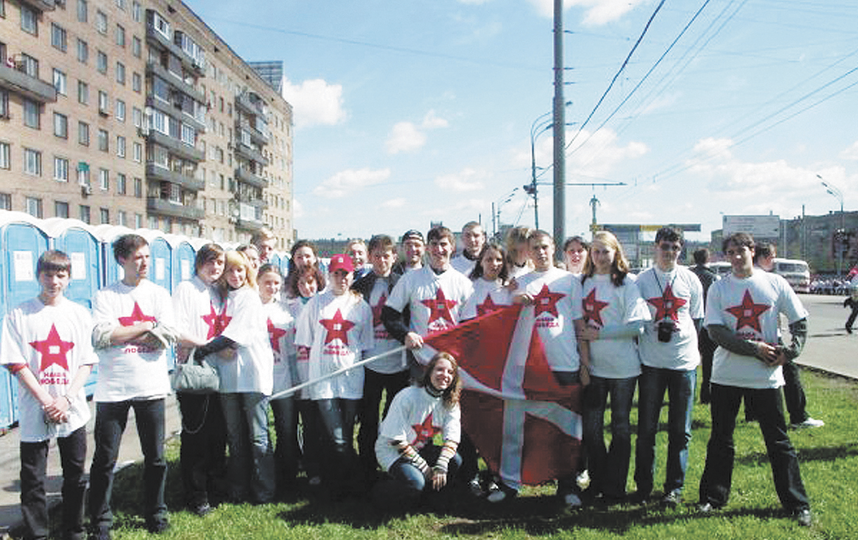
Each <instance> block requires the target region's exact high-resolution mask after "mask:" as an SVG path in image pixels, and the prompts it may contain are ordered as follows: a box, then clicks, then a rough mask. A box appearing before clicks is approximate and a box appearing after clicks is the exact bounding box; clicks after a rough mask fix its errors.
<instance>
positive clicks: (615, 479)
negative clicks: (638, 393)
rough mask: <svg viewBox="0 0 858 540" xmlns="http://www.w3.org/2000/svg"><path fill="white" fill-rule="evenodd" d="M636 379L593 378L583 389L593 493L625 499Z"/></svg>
mask: <svg viewBox="0 0 858 540" xmlns="http://www.w3.org/2000/svg"><path fill="white" fill-rule="evenodd" d="M637 380H638V378H637V377H629V378H628V379H604V378H602V377H593V376H591V377H590V384H589V385H587V386H586V387H585V388H584V400H583V406H584V426H583V435H584V448H585V449H586V451H587V458H588V460H589V467H590V486H591V488H592V489H593V492H594V493H602V494H604V495H605V496H607V497H612V498H622V497H625V495H626V479H627V478H628V475H629V460H630V458H631V454H632V428H631V422H630V418H629V416H630V414H631V410H632V398H633V396H634V394H635V384H636V383H637ZM608 395H610V396H611V447H610V449H606V448H605V434H604V430H605V408H606V405H607V398H608Z"/></svg>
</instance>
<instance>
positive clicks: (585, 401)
mask: <svg viewBox="0 0 858 540" xmlns="http://www.w3.org/2000/svg"><path fill="white" fill-rule="evenodd" d="M275 241H276V239H275V238H274V236H273V235H272V234H271V233H270V232H269V231H267V230H263V231H262V233H261V234H259V235H257V236H256V237H255V238H254V241H253V242H252V243H251V244H248V245H244V246H241V247H240V248H239V249H237V250H234V251H225V250H224V249H223V248H221V247H220V246H218V245H217V244H207V245H205V246H203V247H202V248H200V249H199V250H198V252H197V255H196V261H195V272H194V276H193V278H192V279H190V280H188V281H185V282H182V283H181V284H180V285H179V286H178V287H177V288H176V290H175V291H174V293H173V295H172V298H171V297H170V295H169V293H168V292H167V291H166V290H164V289H163V288H161V287H159V286H157V285H156V284H154V283H153V282H151V281H149V279H148V274H149V269H150V253H149V246H148V244H147V242H146V240H145V239H144V238H142V237H141V236H138V235H136V234H127V235H124V236H122V237H120V238H118V239H117V240H116V241H115V242H114V244H113V253H114V256H115V259H116V261H117V262H118V263H119V265H120V266H121V267H122V269H123V274H122V276H123V277H122V279H121V280H120V281H118V282H116V283H114V284H111V285H109V286H108V287H106V288H104V289H103V290H101V291H99V292H98V293H97V295H96V296H95V298H94V301H93V310H92V313H91V314H90V312H89V311H87V310H86V309H84V308H82V307H80V306H79V305H77V304H75V303H74V302H71V301H70V300H68V299H66V298H65V297H64V294H63V293H64V290H65V288H66V286H67V285H68V283H69V280H70V278H71V262H70V259H69V257H68V256H67V255H66V254H64V253H62V252H59V251H47V252H45V253H44V254H43V255H42V256H41V257H40V258H39V261H38V266H37V275H38V280H39V284H40V287H41V293H40V294H39V296H38V297H37V298H34V299H32V300H30V301H28V302H25V303H24V304H22V305H21V306H19V307H18V308H16V309H14V310H12V311H11V312H10V313H9V315H8V316H7V317H6V320H5V324H4V327H3V334H2V341H0V362H2V364H3V365H5V366H6V367H7V368H8V369H9V370H10V371H11V372H13V373H15V374H16V375H17V377H18V379H19V381H20V383H21V385H22V390H21V392H20V394H19V397H20V411H21V420H20V425H21V492H22V493H21V508H22V513H23V516H24V524H25V527H26V530H27V534H28V538H45V537H46V536H47V533H48V514H47V508H46V497H45V488H44V481H45V474H46V471H45V466H46V459H47V451H48V442H49V441H50V440H51V439H53V438H56V439H57V441H58V447H59V451H60V454H61V457H62V466H63V488H62V495H63V512H62V521H63V522H62V530H63V534H64V538H84V537H85V536H86V535H87V532H88V536H89V538H93V539H97V540H103V539H109V538H110V528H111V526H112V524H113V515H112V511H111V493H112V488H113V474H114V469H115V465H116V460H117V456H118V452H119V444H120V440H121V436H122V433H123V431H124V429H125V427H126V422H127V419H128V413H129V409H133V410H134V415H135V419H136V424H137V432H138V436H139V439H140V444H141V448H142V451H143V456H144V463H143V508H142V513H143V516H144V518H145V520H146V527H147V529H148V530H149V531H150V532H153V533H159V532H162V531H165V530H166V529H167V528H168V527H169V521H168V516H167V507H166V504H165V497H164V492H165V483H166V471H167V464H166V459H165V456H164V439H165V433H164V431H165V423H164V413H165V404H166V399H167V398H168V397H169V396H170V394H171V393H172V390H171V381H170V375H169V373H168V351H169V350H170V348H171V347H172V346H175V351H176V361H177V363H178V364H180V365H181V364H184V363H189V362H197V363H200V364H201V365H202V364H205V365H209V366H213V368H214V370H215V371H216V373H217V379H218V390H217V391H216V392H197V391H192V390H190V389H180V390H178V391H177V392H176V397H177V400H178V403H179V408H180V411H181V415H182V430H181V451H180V468H181V481H182V489H183V494H184V497H185V501H186V504H187V507H188V508H189V509H190V510H191V511H193V512H195V513H196V514H198V515H200V516H205V515H206V514H208V513H209V512H211V511H212V507H213V506H215V505H217V504H219V503H221V502H251V503H268V502H271V501H274V500H277V499H278V498H280V497H285V496H288V495H289V494H290V493H292V492H294V490H295V489H296V483H297V481H298V480H297V479H298V475H299V472H300V471H303V472H304V474H305V475H306V482H307V484H308V485H310V486H318V488H319V489H322V490H324V492H325V493H327V494H328V495H329V496H330V497H331V498H332V499H334V500H339V499H342V498H345V497H350V496H369V497H371V499H372V500H373V501H374V502H376V503H377V504H379V505H382V506H386V507H389V506H393V505H397V506H403V505H405V506H408V507H414V506H416V505H419V504H420V503H421V501H422V500H425V499H426V498H427V497H438V496H450V497H452V496H454V495H453V494H450V488H451V486H452V485H454V484H459V485H461V486H466V488H467V489H463V490H461V492H465V493H471V494H472V496H477V497H485V498H486V499H487V500H488V501H489V502H490V503H500V502H501V501H504V500H507V499H509V498H512V497H515V496H516V495H517V494H518V492H519V489H520V488H521V486H520V485H519V484H518V483H517V482H515V481H510V480H509V477H508V476H505V475H504V474H503V471H494V470H491V471H488V473H489V474H488V475H486V474H483V475H482V476H481V475H479V474H478V471H479V466H478V460H479V453H478V451H477V449H476V448H475V447H474V445H473V444H472V442H471V441H470V439H469V437H468V434H467V433H466V432H464V431H463V429H462V421H461V417H462V414H463V411H462V410H461V406H460V403H459V396H460V392H461V389H462V382H461V377H460V373H459V364H458V361H457V359H456V358H454V357H453V356H451V355H450V354H448V353H446V352H444V351H436V350H434V349H432V348H431V347H430V346H428V345H427V344H426V343H425V342H424V338H425V337H426V336H427V335H429V334H430V333H433V332H438V331H442V330H445V329H449V328H452V327H454V326H456V325H458V324H459V323H460V322H462V321H465V320H469V319H472V318H475V317H479V316H481V315H484V314H486V313H488V312H491V311H493V310H496V309H500V308H502V307H504V306H510V305H513V304H520V305H522V306H523V307H522V310H523V311H522V313H524V310H528V311H527V312H528V313H529V314H530V316H532V317H533V320H534V324H533V328H534V330H533V331H534V332H536V333H537V334H538V335H539V338H540V341H541V343H542V346H543V348H544V353H545V359H546V361H547V363H548V366H549V368H550V369H551V371H552V373H553V374H554V378H555V379H556V381H557V382H558V383H559V384H560V385H561V387H563V388H569V389H570V392H571V391H572V389H573V388H575V389H576V390H577V389H580V390H581V395H582V400H581V401H582V403H581V425H582V426H583V429H582V431H583V448H584V452H583V454H584V455H583V457H582V459H581V460H580V464H579V467H578V471H577V472H575V473H573V474H570V475H568V476H565V477H563V478H557V493H558V496H559V497H560V498H561V499H562V501H563V502H564V504H566V505H567V506H569V507H571V508H576V507H581V506H586V505H591V504H615V503H618V502H624V501H634V502H638V503H644V502H649V501H652V500H653V499H654V493H655V492H654V486H655V482H656V479H655V471H656V467H655V462H656V461H655V460H656V450H657V444H656V434H657V432H658V430H659V415H660V411H661V408H662V403H663V400H664V399H665V393H667V404H668V405H667V407H668V420H667V434H668V444H667V447H666V449H664V450H665V454H666V463H667V466H666V469H665V470H666V473H665V478H664V483H663V489H662V490H661V491H660V492H659V493H658V498H657V499H658V501H659V502H660V504H663V505H666V506H676V505H678V504H680V503H681V502H682V501H683V496H684V495H683V494H684V488H685V472H686V468H687V464H688V460H689V455H688V453H689V452H688V448H689V441H690V440H691V426H692V410H693V405H694V402H695V391H696V388H697V386H698V385H697V367H698V365H701V363H702V366H703V370H702V373H703V380H702V384H701V385H700V387H701V395H700V399H701V401H703V402H705V403H708V404H710V407H711V415H712V432H711V437H710V440H709V444H708V448H707V454H706V457H705V460H706V461H705V470H704V473H703V477H702V480H701V483H700V486H699V510H700V511H701V512H712V511H715V510H717V509H719V508H721V507H723V506H725V505H726V504H727V502H728V500H729V495H730V485H731V475H732V468H733V459H734V453H735V449H734V443H733V430H734V428H735V423H736V416H737V414H738V410H739V405H740V403H741V402H742V401H744V402H745V409H746V411H747V412H748V413H749V414H751V415H752V417H753V419H754V420H755V421H757V422H759V426H760V429H761V432H762V434H763V437H764V439H765V443H766V446H767V449H768V452H769V459H770V462H771V467H772V472H773V475H774V480H775V487H776V491H777V494H778V497H779V498H780V502H781V504H782V505H783V507H784V508H785V509H786V511H787V512H788V513H789V515H791V516H793V517H794V518H795V519H797V520H798V522H799V523H800V524H802V525H810V523H811V514H810V503H809V501H808V497H807V494H806V492H805V489H804V486H803V484H802V480H801V474H800V471H799V465H798V460H797V458H796V453H795V450H794V448H793V446H792V445H791V443H790V440H789V436H788V432H787V424H786V420H785V416H784V412H783V406H782V398H781V393H780V388H781V387H782V386H784V384H785V380H784V378H785V376H786V377H787V380H786V383H787V388H786V389H785V392H786V394H787V397H788V399H787V403H788V404H790V403H791V402H792V403H793V404H795V408H796V412H794V411H793V405H790V414H791V417H792V418H791V419H792V424H794V425H796V426H797V427H817V426H819V425H822V422H821V421H817V420H814V419H812V418H810V417H809V416H808V415H807V413H806V411H805V410H804V407H805V405H806V399H805V398H804V394H803V390H802V389H801V385H800V382H799V381H798V370H797V368H795V365H794V364H793V360H794V359H795V358H796V357H797V356H798V355H799V354H800V353H801V351H802V348H803V345H804V341H805V339H806V336H807V320H806V319H807V312H806V311H805V310H804V308H803V307H802V305H801V302H800V301H799V300H798V298H797V296H796V295H795V293H794V292H793V291H792V289H791V288H790V287H789V286H788V285H787V284H786V282H785V281H784V280H783V279H782V278H780V277H779V276H777V275H775V274H771V273H769V272H766V271H765V267H764V266H763V264H764V262H761V258H759V257H758V259H757V260H756V263H757V264H758V266H755V258H754V257H755V254H763V252H765V251H766V250H770V248H771V246H763V245H760V246H758V245H757V244H755V242H754V240H753V238H752V237H750V236H749V235H748V234H744V233H736V234H733V235H731V236H729V237H727V238H725V239H724V242H723V251H724V254H725V255H726V257H727V259H728V260H729V261H730V263H731V265H732V273H731V274H730V275H728V276H726V277H725V278H723V279H720V280H719V279H717V276H715V275H714V274H712V273H711V272H710V271H708V270H707V268H706V261H707V258H708V252H707V251H706V250H700V251H698V252H696V253H695V254H694V258H695V262H696V263H697V265H696V266H695V267H694V268H691V269H689V268H686V267H684V266H681V265H680V264H679V256H680V253H681V252H682V250H683V248H684V240H683V237H682V233H681V231H679V230H676V229H673V228H669V227H665V228H662V229H661V230H659V231H658V233H657V234H656V237H655V248H656V249H655V260H654V265H653V266H652V267H651V268H649V269H647V270H645V271H643V272H642V273H641V274H640V275H638V276H635V275H634V274H632V273H631V271H630V268H629V263H628V261H627V260H626V257H625V255H624V253H623V248H622V246H621V245H620V243H619V242H618V241H617V238H616V237H615V236H614V235H613V234H611V233H610V232H605V231H602V232H598V233H596V234H595V235H594V238H593V240H592V242H587V241H586V240H584V239H583V238H581V237H573V238H570V239H569V240H568V241H566V242H565V244H564V245H563V246H562V249H563V259H564V262H563V263H556V262H555V245H554V241H553V239H552V237H551V236H550V235H549V234H548V233H546V232H544V231H541V230H531V229H529V228H526V227H517V228H514V229H512V230H511V231H510V232H509V234H508V235H507V238H506V242H505V243H504V245H501V244H498V243H494V242H487V241H486V235H485V233H484V231H483V229H482V227H481V226H480V224H479V223H476V222H471V223H468V224H466V225H465V227H464V228H463V230H462V233H461V241H462V244H463V249H462V250H461V252H460V253H459V254H458V255H455V256H454V253H455V250H456V238H455V236H454V235H453V233H452V232H451V231H450V230H449V229H447V228H446V227H443V226H437V227H434V228H432V229H431V230H430V231H429V232H428V233H427V235H426V236H425V239H424V236H423V234H422V233H421V232H420V231H417V230H409V231H407V232H406V233H405V234H403V235H402V237H401V238H400V239H399V241H398V242H396V241H395V240H394V239H393V238H391V237H390V236H387V235H383V234H380V235H376V236H373V237H372V239H371V240H370V241H369V242H368V243H365V242H363V241H362V240H354V241H351V242H349V243H348V245H347V253H344V254H337V255H334V256H333V257H331V259H330V262H329V264H328V265H327V269H326V270H327V272H326V273H325V272H323V271H322V269H321V268H322V267H321V265H320V261H319V258H318V255H317V253H316V250H315V248H314V246H313V244H312V243H311V242H308V241H305V240H302V241H298V242H296V243H295V244H294V245H293V246H292V249H291V258H290V263H289V270H288V273H287V274H286V275H285V276H284V275H282V274H281V272H280V270H279V268H278V267H277V266H275V265H272V264H269V263H268V257H269V256H270V254H271V253H272V251H273V248H274V244H275ZM772 256H773V255H772ZM781 316H783V317H785V318H786V320H787V321H788V324H789V335H788V336H789V337H788V338H787V337H786V334H785V333H781V331H780V327H779V318H780V317H781ZM787 339H788V340H789V342H788V343H787V342H785V340H787ZM365 360H366V362H365ZM503 360H504V359H498V361H499V362H502V361H503ZM96 365H97V366H98V381H97V386H96V390H95V397H94V400H95V402H96V412H95V415H96V416H95V433H94V444H95V453H94V457H93V460H92V464H91V466H90V476H89V483H90V486H89V500H88V504H87V505H85V504H84V498H85V495H84V494H85V490H86V480H85V464H84V461H85V456H86V445H87V441H86V432H85V427H84V426H85V424H86V422H87V420H88V419H89V416H90V413H89V407H88V405H87V403H86V396H85V394H84V390H83V385H84V383H85V381H86V379H87V377H88V376H89V374H90V372H91V370H92V369H93V368H94V367H95V366H96ZM790 381H792V386H793V390H790V389H789V386H790ZM636 390H637V393H638V400H637V403H638V423H637V445H636V448H634V449H633V448H632V437H631V435H632V423H631V421H630V417H631V411H632V407H633V403H634V400H633V397H634V395H635V391H636ZM791 396H792V397H791ZM608 407H610V409H609V410H610V431H611V438H610V444H609V445H608V446H606V442H605V436H604V429H605V413H606V411H607V410H608ZM269 410H270V411H271V413H272V414H271V418H273V422H272V423H273V428H274V432H275V434H276V437H275V439H276V447H275V445H274V444H273V442H272V439H271V437H270V435H269V429H270V427H271V426H269ZM465 412H466V411H465ZM356 427H357V428H358V432H357V447H355V444H354V442H353V441H354V440H355V429H356ZM437 443H440V444H437ZM633 450H634V460H635V467H634V470H635V473H634V483H635V485H636V488H637V489H636V491H635V492H633V493H631V494H629V493H627V492H626V486H627V483H628V473H629V468H630V463H631V460H632V451H633ZM457 493H459V492H457ZM445 494H446V495H445ZM85 508H86V512H85V510H84V509H85ZM87 513H88V518H89V525H88V530H87V529H85V525H84V522H85V517H86V514H87Z"/></svg>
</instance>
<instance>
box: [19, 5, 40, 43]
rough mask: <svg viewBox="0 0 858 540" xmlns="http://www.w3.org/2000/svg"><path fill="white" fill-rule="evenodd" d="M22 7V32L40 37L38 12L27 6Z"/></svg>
mask: <svg viewBox="0 0 858 540" xmlns="http://www.w3.org/2000/svg"><path fill="white" fill-rule="evenodd" d="M20 5H21V30H23V31H24V32H27V33H28V34H33V35H34V36H37V35H39V16H38V14H36V10H34V9H33V8H31V7H30V6H28V5H26V4H20Z"/></svg>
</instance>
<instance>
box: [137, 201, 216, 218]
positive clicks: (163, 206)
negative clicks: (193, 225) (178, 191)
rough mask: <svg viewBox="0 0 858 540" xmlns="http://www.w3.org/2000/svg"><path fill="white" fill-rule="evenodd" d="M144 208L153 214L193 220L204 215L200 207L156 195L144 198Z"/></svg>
mask: <svg viewBox="0 0 858 540" xmlns="http://www.w3.org/2000/svg"><path fill="white" fill-rule="evenodd" d="M146 209H147V210H148V211H149V212H151V213H153V214H158V215H162V216H170V217H174V218H179V219H190V220H194V221H199V220H201V219H203V216H204V215H205V212H203V210H202V209H201V208H195V207H189V206H184V205H182V204H181V203H175V202H172V201H168V200H166V199H160V198H158V197H149V198H148V199H147V200H146Z"/></svg>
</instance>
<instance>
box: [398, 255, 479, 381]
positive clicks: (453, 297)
mask: <svg viewBox="0 0 858 540" xmlns="http://www.w3.org/2000/svg"><path fill="white" fill-rule="evenodd" d="M472 291H473V286H472V285H471V280H470V279H468V278H466V277H465V276H464V275H462V273H461V272H459V271H457V270H455V269H453V268H449V269H447V270H446V271H444V272H442V273H441V274H435V272H434V271H433V270H432V268H431V267H429V266H424V267H423V268H421V269H420V270H415V271H414V272H408V273H407V274H405V275H403V276H402V277H401V278H399V281H397V282H396V286H395V287H394V288H393V290H392V291H391V292H390V298H388V299H387V305H388V306H390V307H392V308H393V309H395V310H396V311H399V312H400V313H401V312H402V311H403V310H404V309H405V306H410V308H411V324H410V329H411V331H412V332H416V333H417V334H420V335H421V336H426V335H428V334H430V333H432V332H438V331H440V330H446V329H448V328H452V327H454V326H456V325H457V324H459V320H460V316H459V310H461V309H462V306H463V305H464V303H465V301H466V300H467V299H468V297H470V296H471V292H472ZM412 352H413V353H414V357H415V358H416V359H417V361H418V362H419V363H420V364H421V365H424V366H425V365H427V364H428V363H429V360H431V359H432V356H433V355H434V354H435V350H434V349H433V348H432V347H429V346H428V345H424V346H423V347H422V348H420V349H415V350H414V351H412Z"/></svg>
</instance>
